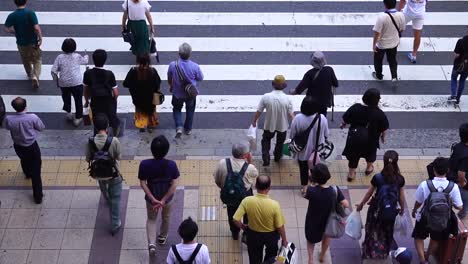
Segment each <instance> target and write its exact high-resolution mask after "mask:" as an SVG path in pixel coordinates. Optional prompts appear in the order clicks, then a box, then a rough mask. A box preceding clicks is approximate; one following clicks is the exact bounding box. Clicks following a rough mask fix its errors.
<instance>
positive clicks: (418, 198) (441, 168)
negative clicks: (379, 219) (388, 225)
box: [412, 157, 463, 263]
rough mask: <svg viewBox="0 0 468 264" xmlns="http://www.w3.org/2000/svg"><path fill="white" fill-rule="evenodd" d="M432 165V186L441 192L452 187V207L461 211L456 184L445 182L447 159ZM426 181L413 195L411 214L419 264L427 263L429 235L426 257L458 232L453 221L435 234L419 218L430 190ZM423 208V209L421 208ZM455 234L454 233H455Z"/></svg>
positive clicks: (461, 204) (423, 220) (459, 196)
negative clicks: (455, 231)
mask: <svg viewBox="0 0 468 264" xmlns="http://www.w3.org/2000/svg"><path fill="white" fill-rule="evenodd" d="M433 164H434V175H435V177H434V179H433V180H432V184H433V185H434V187H435V189H436V190H438V191H439V192H441V190H444V191H445V190H446V188H448V189H447V192H448V191H449V189H450V188H451V186H453V187H452V189H451V190H450V192H449V196H450V199H451V201H452V204H453V207H455V208H456V209H457V210H461V209H462V207H463V202H462V199H461V195H460V190H459V188H458V185H457V184H453V183H451V182H449V181H448V180H447V177H446V174H447V171H448V168H449V161H448V159H447V158H442V157H439V158H436V159H435V160H434V162H433ZM428 182H430V180H428V181H423V182H422V183H421V184H419V186H418V189H417V190H416V193H415V202H414V208H413V212H412V216H413V218H416V223H415V226H414V230H413V234H412V237H413V238H414V244H415V246H416V250H417V253H418V257H419V260H420V262H421V263H428V262H427V259H426V255H425V253H424V240H425V239H426V238H427V237H428V236H429V235H430V237H431V240H430V242H429V247H428V249H427V256H428V257H429V256H430V255H433V256H434V253H435V252H437V248H438V245H439V242H440V241H443V240H447V239H448V238H449V235H450V234H452V233H454V231H452V230H454V229H456V230H457V231H458V225H457V224H456V223H454V222H453V221H449V222H448V227H447V229H446V230H444V231H442V232H435V231H432V230H429V228H428V226H427V223H426V219H425V218H424V217H421V214H422V212H421V211H422V210H423V209H421V210H420V208H421V206H422V205H423V204H424V203H425V201H426V199H427V198H428V197H429V194H430V193H431V190H430V189H429V186H428ZM423 208H424V207H423ZM453 217H454V214H453V213H452V217H451V218H452V219H451V220H453V219H454V218H453ZM455 234H456V233H455Z"/></svg>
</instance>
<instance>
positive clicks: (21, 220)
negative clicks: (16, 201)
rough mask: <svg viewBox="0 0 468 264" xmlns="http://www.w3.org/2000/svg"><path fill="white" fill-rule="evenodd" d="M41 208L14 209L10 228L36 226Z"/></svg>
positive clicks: (9, 222) (9, 224) (9, 223)
mask: <svg viewBox="0 0 468 264" xmlns="http://www.w3.org/2000/svg"><path fill="white" fill-rule="evenodd" d="M40 212H41V209H12V210H11V215H10V220H9V221H8V225H7V227H8V228H35V227H36V225H37V219H38V218H39V213H40Z"/></svg>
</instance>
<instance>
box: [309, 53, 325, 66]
mask: <svg viewBox="0 0 468 264" xmlns="http://www.w3.org/2000/svg"><path fill="white" fill-rule="evenodd" d="M326 64H327V60H326V59H325V54H323V52H321V51H320V50H318V51H316V52H314V53H312V55H310V65H312V67H314V68H316V69H319V70H320V69H322V68H323V66H325V65H326Z"/></svg>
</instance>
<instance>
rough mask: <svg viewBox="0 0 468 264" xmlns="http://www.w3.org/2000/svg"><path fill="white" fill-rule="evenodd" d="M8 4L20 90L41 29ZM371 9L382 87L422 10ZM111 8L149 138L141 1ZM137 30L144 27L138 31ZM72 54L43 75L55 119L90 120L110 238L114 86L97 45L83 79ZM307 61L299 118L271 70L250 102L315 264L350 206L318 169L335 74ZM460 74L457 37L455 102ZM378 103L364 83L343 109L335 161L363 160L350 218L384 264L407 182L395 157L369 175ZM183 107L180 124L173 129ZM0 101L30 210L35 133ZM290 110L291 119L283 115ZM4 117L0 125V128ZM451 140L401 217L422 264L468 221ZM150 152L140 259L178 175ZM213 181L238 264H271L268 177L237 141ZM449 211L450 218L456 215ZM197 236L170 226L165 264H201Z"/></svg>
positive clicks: (380, 130) (148, 44) (463, 65)
mask: <svg viewBox="0 0 468 264" xmlns="http://www.w3.org/2000/svg"><path fill="white" fill-rule="evenodd" d="M14 2H15V4H16V5H17V7H18V9H17V10H16V11H14V12H13V13H12V14H10V15H9V16H8V18H7V20H6V22H5V30H6V31H7V32H10V33H14V34H15V36H16V38H17V44H18V50H19V53H20V55H21V59H22V61H23V64H24V68H25V71H26V74H27V76H28V78H29V79H30V80H31V82H32V86H33V87H36V88H38V87H39V76H40V71H41V50H40V46H41V44H42V34H41V30H40V27H39V25H38V20H37V17H36V15H35V13H34V11H32V10H30V9H27V8H26V2H27V1H26V0H14ZM383 3H384V6H385V12H383V13H381V14H379V16H378V18H377V22H376V24H375V26H374V28H373V31H374V40H373V52H374V68H375V71H374V72H373V73H372V76H373V77H374V78H375V79H377V80H382V79H383V73H382V62H383V57H384V56H385V55H386V56H387V60H388V62H389V66H390V72H391V80H392V82H393V83H394V84H396V83H397V82H398V76H397V61H396V54H397V47H398V45H399V43H400V37H401V32H402V31H403V30H404V29H405V26H406V23H408V22H410V21H411V22H412V27H413V30H414V45H413V51H412V52H410V53H408V58H409V60H410V61H411V62H412V63H416V57H417V51H418V48H419V46H420V42H421V34H422V28H423V24H424V15H425V6H426V1H425V0H420V1H413V0H410V1H404V0H403V1H400V4H399V6H398V8H396V1H395V0H383ZM122 8H123V10H124V14H123V17H122V31H123V36H124V39H125V40H126V41H128V42H130V43H131V51H132V53H133V54H134V55H135V56H136V66H134V67H132V68H131V69H130V70H129V72H128V74H127V75H126V77H125V80H124V82H123V86H124V87H127V88H128V89H129V92H130V95H131V97H132V102H133V104H134V106H135V115H134V122H135V126H136V127H137V128H139V129H140V131H142V132H143V131H148V132H151V131H152V129H153V128H155V127H156V126H157V125H158V124H159V119H158V115H157V110H156V109H157V105H159V104H161V103H162V102H163V101H164V95H163V94H162V93H161V90H160V85H161V78H160V76H159V73H158V72H157V70H156V69H155V68H154V67H152V66H151V57H150V52H151V51H152V50H153V46H154V45H155V43H154V39H153V37H154V27H153V20H152V17H151V13H150V8H151V6H150V5H149V3H148V1H147V0H131V1H124V3H123V5H122ZM400 11H401V12H400ZM146 22H148V23H149V29H148V26H147V24H146ZM76 49H77V44H76V42H75V41H74V40H73V39H71V38H67V39H65V40H64V42H63V45H62V51H63V54H60V55H58V56H57V58H56V59H55V62H54V65H53V67H52V76H53V79H54V80H55V81H56V83H57V86H58V87H60V89H61V92H62V98H63V110H64V111H65V112H66V118H67V119H68V120H70V121H72V122H73V124H74V125H75V126H79V125H80V124H81V123H82V122H84V121H85V120H84V119H85V116H86V115H87V116H88V118H90V119H91V120H92V124H93V128H94V136H93V137H91V138H89V139H88V142H87V147H86V160H87V161H88V162H89V164H90V166H89V170H90V176H91V177H93V178H94V179H96V180H97V181H98V185H99V188H100V190H101V192H102V195H103V197H104V198H105V200H106V201H107V204H108V207H109V215H110V222H111V223H110V228H109V229H110V233H111V234H112V235H115V234H116V233H117V232H119V231H120V228H121V225H122V223H121V219H120V199H121V192H122V181H123V178H122V175H121V173H120V169H119V161H120V159H121V157H122V147H121V144H120V141H119V139H118V138H117V137H119V136H121V135H122V131H121V130H122V125H121V120H120V119H119V118H118V116H117V106H118V97H119V88H118V85H117V82H116V78H115V76H114V73H113V72H112V71H109V70H106V69H105V68H104V67H105V64H106V61H107V53H106V51H105V50H102V49H97V50H95V51H94V52H93V54H92V60H93V63H94V67H93V68H92V69H87V70H86V71H85V72H84V74H82V73H81V70H80V65H86V64H88V61H89V58H88V56H87V55H84V56H82V55H80V54H78V53H76ZM191 53H192V48H191V46H190V45H189V44H188V43H183V44H181V45H180V47H179V59H177V60H176V61H173V62H171V63H170V64H169V68H168V72H167V77H168V83H169V86H170V92H171V93H172V102H171V103H172V106H173V119H174V123H175V129H176V138H180V137H181V136H182V134H183V133H185V134H186V135H190V134H191V133H192V127H193V120H194V113H195V109H196V97H197V95H198V94H199V88H198V87H199V82H201V81H203V78H204V76H203V73H202V71H201V68H200V66H199V65H198V64H196V63H195V62H193V61H191V60H190V56H191ZM310 64H311V66H312V69H311V70H309V71H307V72H306V73H305V75H304V77H303V79H302V80H301V82H300V83H299V84H298V86H297V87H296V88H295V89H292V90H291V91H290V92H289V93H290V95H297V94H301V93H303V92H304V91H306V90H307V91H306V96H305V97H304V99H303V100H302V103H301V106H300V109H294V107H293V104H292V100H291V96H290V95H287V94H286V93H285V92H284V89H285V88H286V87H287V82H286V78H285V77H284V76H282V75H277V76H275V77H274V79H273V81H272V88H273V89H272V91H271V92H269V93H266V94H265V95H263V96H262V98H261V100H260V102H259V104H258V107H257V111H256V113H255V114H254V117H253V120H252V123H251V125H252V127H254V128H256V127H257V123H258V120H259V118H260V116H261V115H262V113H263V112H265V122H264V125H263V135H262V139H261V153H262V161H263V166H270V163H271V160H270V159H271V155H270V148H271V140H272V139H273V138H274V137H275V136H276V144H275V147H274V150H273V159H274V162H280V160H281V159H282V157H283V155H284V154H285V153H289V154H290V155H291V156H292V158H293V159H295V160H297V164H298V167H299V178H300V185H301V187H300V190H299V191H300V193H301V195H302V196H303V197H304V199H307V200H308V201H309V203H308V208H307V213H306V218H305V224H304V226H305V228H304V232H305V237H306V240H307V250H308V263H309V264H312V263H313V259H314V257H313V256H314V249H315V244H316V243H319V242H321V244H322V246H321V251H320V253H319V261H320V262H323V261H324V258H325V254H326V252H327V250H328V248H329V246H330V241H331V239H333V238H339V237H341V236H342V235H343V234H342V233H341V235H340V232H339V230H338V229H336V228H332V227H330V226H331V225H332V224H331V223H334V222H336V221H337V220H333V219H335V218H333V217H330V216H331V215H333V216H335V215H336V216H337V217H338V218H340V219H341V218H342V219H344V218H345V217H346V216H347V215H348V214H349V212H350V211H351V210H352V206H351V205H350V203H349V201H347V199H346V198H345V196H344V194H343V192H342V191H341V190H340V188H339V187H337V186H334V185H330V184H328V181H329V180H330V179H331V177H332V175H331V173H330V171H329V169H328V167H327V166H326V165H325V164H324V163H323V160H322V159H326V158H327V155H326V153H325V152H326V151H327V150H330V151H331V150H333V143H332V142H331V141H330V140H329V136H330V130H329V128H328V120H327V117H326V116H327V111H328V108H330V107H332V118H333V106H334V93H335V91H334V90H335V88H336V87H338V79H337V77H336V75H335V73H334V70H333V68H332V67H330V66H327V62H326V58H325V55H324V54H323V53H322V52H320V51H316V52H314V53H313V54H312V55H311V57H310ZM459 76H460V79H459V80H457V78H458V77H459ZM467 76H468V36H465V37H463V38H462V39H460V40H459V41H458V42H457V44H456V47H455V59H454V65H453V71H452V81H451V95H450V98H449V100H453V101H454V102H455V103H457V104H458V103H459V101H460V97H461V94H462V93H463V89H464V83H465V80H466V78H467ZM457 81H458V83H457ZM72 97H73V99H74V103H75V111H76V112H75V114H74V115H73V114H72V113H71V110H72V108H71V98H72ZM83 97H84V104H83ZM0 98H1V97H0ZM380 99H381V95H380V91H379V90H378V89H375V88H370V89H368V90H366V91H365V92H364V94H363V96H362V103H356V104H354V105H352V106H350V107H349V108H348V109H347V110H346V112H345V113H344V114H343V116H342V119H343V120H342V123H341V126H340V127H341V128H342V129H344V128H345V127H348V126H349V129H348V134H347V139H346V144H345V146H344V150H343V153H342V154H343V156H344V157H346V159H347V160H348V175H347V180H348V181H350V182H351V181H354V180H355V179H356V178H357V177H358V175H357V167H358V164H359V160H360V159H361V158H364V159H365V161H366V168H365V173H364V174H365V176H370V175H373V176H372V179H371V181H370V186H369V188H368V191H367V193H366V194H365V195H364V197H363V198H362V200H361V201H360V202H359V203H358V204H356V211H357V212H360V211H361V210H362V209H363V207H364V206H365V205H369V208H368V210H367V217H366V218H367V221H366V224H365V229H364V230H365V238H364V240H363V242H362V257H363V258H364V259H386V258H388V257H389V256H392V257H394V258H395V259H396V260H397V261H398V262H399V263H410V262H411V252H410V251H409V250H406V249H402V248H398V246H397V244H396V241H395V239H394V226H395V223H396V222H398V221H400V218H402V217H403V216H404V215H406V214H407V211H408V210H406V209H407V208H405V206H406V198H405V195H404V188H405V177H404V175H402V174H401V173H400V169H399V166H398V159H399V155H398V153H397V152H395V151H392V150H389V151H386V152H385V154H384V156H383V164H384V167H383V169H382V171H380V172H377V173H374V162H375V161H376V160H377V149H379V148H380V143H385V141H386V135H387V130H388V129H389V127H390V124H389V121H388V118H387V116H386V114H385V113H384V112H383V111H382V109H380V108H379V102H380ZM0 103H1V104H0V106H3V107H0V112H2V111H1V110H2V108H3V112H4V109H5V107H4V105H3V100H2V101H0ZM184 105H185V109H186V114H185V121H183V120H182V108H183V106H184ZM11 106H12V108H13V109H14V110H15V111H16V113H14V114H11V115H7V116H6V117H5V122H4V126H5V128H6V129H8V130H10V132H11V137H12V139H13V143H14V144H13V146H14V149H15V151H16V153H17V155H18V157H19V158H20V161H21V168H22V171H23V173H24V175H25V176H26V178H31V181H32V188H33V198H34V201H35V202H36V203H38V204H40V203H41V202H42V199H43V191H42V182H41V152H40V148H39V145H38V143H37V140H36V139H37V137H38V134H39V133H40V132H41V131H43V130H44V129H45V126H44V124H43V123H42V121H41V119H40V118H39V117H38V116H37V115H35V114H32V113H27V101H26V100H25V99H24V98H21V97H17V98H15V99H14V100H13V101H12V102H11ZM83 108H84V109H87V108H89V109H90V113H83ZM297 110H299V111H300V112H299V113H297V114H295V111H297ZM3 116H4V115H1V116H0V118H1V119H3ZM0 121H1V120H0ZM85 123H86V122H85ZM288 129H289V137H288ZM459 136H460V142H459V143H457V144H456V145H454V146H453V147H452V154H451V157H450V158H442V157H438V158H436V159H435V160H434V161H433V162H432V163H431V164H430V165H429V166H428V174H429V179H428V180H427V181H423V182H422V183H421V184H420V185H419V186H418V188H417V190H416V194H415V204H414V206H413V208H412V210H411V215H412V216H413V217H414V218H415V219H416V224H415V227H414V230H413V233H412V237H413V238H414V242H415V247H416V251H417V252H416V253H417V256H418V258H419V260H420V262H421V263H427V261H428V259H429V257H430V256H433V257H437V255H438V254H439V252H440V251H441V250H444V246H443V245H444V241H446V240H448V239H449V238H450V237H452V236H457V235H458V232H459V230H458V218H460V219H463V218H464V217H465V216H466V214H467V212H468V185H467V184H466V183H467V178H466V176H467V175H466V172H468V123H465V124H462V125H461V126H460V128H459ZM150 149H151V153H152V155H153V157H152V158H151V159H147V160H143V161H141V163H140V167H139V170H138V179H139V180H140V186H141V189H142V190H143V192H144V194H145V198H144V199H145V204H146V208H147V220H146V230H147V241H148V251H149V254H150V255H155V254H156V251H157V250H156V249H157V245H164V244H166V241H167V238H168V232H169V225H170V224H171V222H172V221H171V212H172V211H173V208H172V207H173V204H174V199H175V196H176V195H175V194H176V188H177V186H178V179H179V177H180V173H179V170H178V167H177V164H176V163H175V162H174V161H172V160H170V159H167V158H166V156H167V154H168V152H169V149H170V143H169V141H168V140H167V138H166V137H164V136H156V137H155V138H154V139H153V140H152V142H151V145H150ZM213 181H214V183H215V184H216V185H217V186H218V187H219V189H220V198H221V200H222V202H223V203H224V204H225V205H226V209H227V215H228V217H227V218H228V223H229V228H230V231H231V235H232V239H234V240H239V238H240V239H241V241H242V242H243V243H245V244H246V245H247V249H248V255H249V261H250V263H253V264H260V263H274V261H275V259H276V256H277V255H278V251H279V247H278V242H279V240H280V239H281V246H282V247H283V248H289V247H290V246H291V243H289V241H288V239H287V234H286V230H285V217H284V215H283V213H282V210H281V207H280V204H279V203H278V202H277V201H275V200H273V199H271V198H270V197H269V192H270V190H271V188H272V183H271V179H270V177H269V176H267V175H259V172H258V170H257V168H255V166H254V165H253V164H252V154H251V153H250V147H249V145H247V144H245V143H244V142H236V143H235V144H233V146H232V157H229V158H225V159H222V160H220V161H219V164H218V166H217V168H216V169H215V171H214V172H213ZM254 190H255V192H254ZM444 208H445V210H444ZM452 208H455V209H457V210H459V212H458V214H455V213H454V212H453V210H452ZM158 215H161V216H160V217H161V224H160V226H159V229H158V227H157V224H156V222H157V218H158ZM331 219H332V220H331ZM339 224H340V223H339V222H338V225H339ZM241 231H242V235H241ZM197 233H198V226H197V224H196V223H195V222H194V221H193V220H192V219H191V218H190V217H189V218H187V219H185V220H183V221H182V223H180V226H179V228H178V234H179V235H180V237H181V239H182V242H181V243H179V244H177V245H173V246H172V247H171V248H170V250H169V253H168V256H167V263H186V262H187V261H188V262H189V263H210V257H209V250H208V248H207V246H206V245H203V244H199V243H197V242H196V236H197ZM429 236H430V238H431V242H430V244H429V248H428V251H427V252H425V251H424V243H423V242H424V240H425V239H426V238H427V237H429ZM184 261H185V262H184Z"/></svg>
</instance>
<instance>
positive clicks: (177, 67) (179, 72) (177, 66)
mask: <svg viewBox="0 0 468 264" xmlns="http://www.w3.org/2000/svg"><path fill="white" fill-rule="evenodd" d="M175 68H176V71H177V75H179V78H180V80H181V81H183V82H187V79H186V78H185V76H184V74H183V73H182V71H181V70H180V67H179V60H176V62H175Z"/></svg>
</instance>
